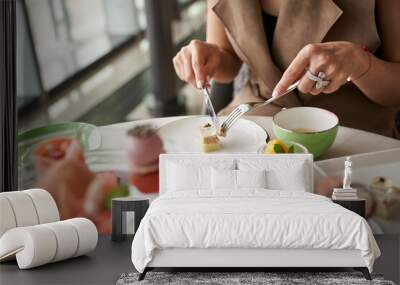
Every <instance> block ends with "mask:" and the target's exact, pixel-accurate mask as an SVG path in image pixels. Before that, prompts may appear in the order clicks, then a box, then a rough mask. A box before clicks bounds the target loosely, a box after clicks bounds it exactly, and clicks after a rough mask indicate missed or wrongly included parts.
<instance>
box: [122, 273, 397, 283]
mask: <svg viewBox="0 0 400 285" xmlns="http://www.w3.org/2000/svg"><path fill="white" fill-rule="evenodd" d="M138 276H139V274H138V273H128V274H122V275H121V277H120V278H119V280H118V281H117V285H134V284H140V285H146V284H158V285H163V284H169V285H186V284H213V285H219V284H221V285H235V284H237V285H239V284H240V285H246V284H252V285H253V284H267V285H270V284H271V285H272V284H273V285H275V284H279V285H281V284H282V285H283V284H284V285H297V284H321V285H322V284H324V285H325V284H326V285H336V284H337V285H339V284H340V285H345V284H352V285H358V284H369V285H370V284H374V285H375V284H376V285H394V284H395V283H393V282H392V281H388V280H384V279H383V277H381V276H379V275H378V276H376V275H372V277H373V280H372V281H368V280H366V279H364V277H363V275H362V274H361V273H359V272H318V273H314V272H278V273H275V272H210V273H208V272H175V273H174V272H148V273H147V274H146V278H145V279H144V280H142V281H137V279H138Z"/></svg>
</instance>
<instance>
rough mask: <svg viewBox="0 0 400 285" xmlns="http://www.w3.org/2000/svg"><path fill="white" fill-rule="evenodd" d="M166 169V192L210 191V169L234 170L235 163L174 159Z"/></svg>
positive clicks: (215, 160)
mask: <svg viewBox="0 0 400 285" xmlns="http://www.w3.org/2000/svg"><path fill="white" fill-rule="evenodd" d="M165 167H166V172H167V173H166V174H167V175H166V189H167V191H168V192H169V191H185V190H207V191H210V190H212V185H211V169H212V168H215V169H234V168H235V161H234V160H228V159H218V160H217V159H214V160H212V159H208V158H207V156H205V157H204V158H202V159H189V158H184V159H175V160H173V161H168V162H167V163H166V165H165Z"/></svg>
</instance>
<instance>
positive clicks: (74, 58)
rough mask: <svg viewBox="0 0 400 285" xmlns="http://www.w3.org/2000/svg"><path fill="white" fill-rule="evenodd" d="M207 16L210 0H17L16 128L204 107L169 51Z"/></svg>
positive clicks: (200, 31) (196, 31) (201, 33)
mask: <svg viewBox="0 0 400 285" xmlns="http://www.w3.org/2000/svg"><path fill="white" fill-rule="evenodd" d="M205 20H206V2H205V0H162V1H159V0H85V1H79V0H17V105H18V128H19V131H20V132H21V131H24V130H27V129H32V128H35V127H38V126H45V125H49V124H52V123H59V122H70V121H79V122H85V123H91V124H94V125H97V126H99V125H106V124H112V123H118V122H124V121H131V120H135V119H143V118H150V117H160V116H169V115H179V114H198V113H200V112H201V109H202V101H201V100H202V97H201V96H196V95H198V94H197V93H198V91H197V90H196V89H194V88H192V87H189V86H186V85H184V84H183V83H181V82H180V81H179V80H178V78H177V77H176V75H175V72H174V70H173V67H172V58H173V56H174V55H175V54H176V52H177V51H178V50H179V49H180V48H181V46H183V45H185V44H187V43H188V42H189V41H190V40H191V39H193V38H197V39H204V38H205ZM150 67H151V68H150Z"/></svg>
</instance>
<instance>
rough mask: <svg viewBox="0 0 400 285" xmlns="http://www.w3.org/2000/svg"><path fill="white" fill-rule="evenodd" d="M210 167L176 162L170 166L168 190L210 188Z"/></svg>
mask: <svg viewBox="0 0 400 285" xmlns="http://www.w3.org/2000/svg"><path fill="white" fill-rule="evenodd" d="M210 170H211V168H210V167H208V168H207V167H198V166H186V165H181V164H176V163H171V164H169V167H168V180H167V189H168V191H185V190H195V189H210V187H211V177H210Z"/></svg>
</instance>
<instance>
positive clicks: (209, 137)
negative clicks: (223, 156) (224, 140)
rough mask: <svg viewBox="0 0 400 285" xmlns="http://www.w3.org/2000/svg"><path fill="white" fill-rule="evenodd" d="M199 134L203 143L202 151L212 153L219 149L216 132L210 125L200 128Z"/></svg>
mask: <svg viewBox="0 0 400 285" xmlns="http://www.w3.org/2000/svg"><path fill="white" fill-rule="evenodd" d="M200 134H201V137H202V142H203V151H204V152H212V151H216V150H219V149H220V148H221V146H220V142H219V138H218V136H217V130H216V129H215V127H214V126H212V125H211V124H208V123H207V124H205V125H204V126H201V127H200Z"/></svg>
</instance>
